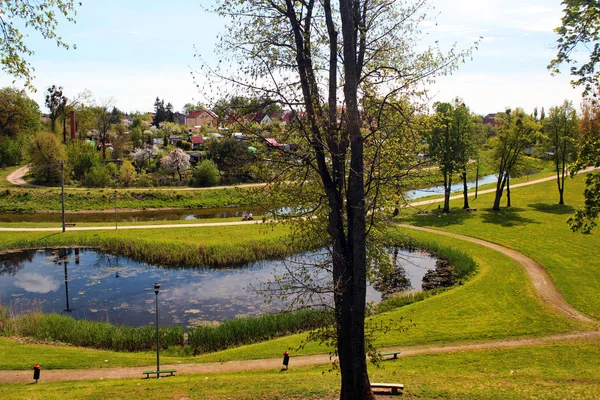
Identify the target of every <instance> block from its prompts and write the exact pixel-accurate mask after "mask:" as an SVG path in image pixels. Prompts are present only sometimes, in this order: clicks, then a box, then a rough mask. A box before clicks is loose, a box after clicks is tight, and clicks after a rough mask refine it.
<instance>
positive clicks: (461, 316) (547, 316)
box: [0, 228, 581, 369]
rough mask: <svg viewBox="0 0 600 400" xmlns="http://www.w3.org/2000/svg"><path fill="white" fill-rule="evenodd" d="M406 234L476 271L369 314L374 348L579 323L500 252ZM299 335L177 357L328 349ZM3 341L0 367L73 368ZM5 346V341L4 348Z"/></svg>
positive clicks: (143, 358)
mask: <svg viewBox="0 0 600 400" xmlns="http://www.w3.org/2000/svg"><path fill="white" fill-rule="evenodd" d="M217 229H219V230H220V229H221V228H217ZM144 232H146V231H144ZM147 232H154V231H147ZM213 232H215V231H213ZM409 233H410V234H412V235H415V236H418V237H419V238H420V239H422V240H432V239H436V240H439V241H440V242H441V243H443V244H445V245H451V246H454V247H456V248H458V249H461V250H462V251H465V252H467V253H468V254H470V255H471V256H472V257H473V258H474V259H475V260H476V261H477V263H478V264H479V268H480V271H479V273H478V274H477V275H476V276H475V277H474V278H473V279H472V280H471V281H469V282H467V284H465V285H463V286H461V287H458V288H456V289H453V290H451V291H449V292H446V293H443V294H441V295H438V296H435V297H433V298H430V299H427V300H425V301H423V302H420V303H415V304H412V305H410V306H407V307H404V308H402V309H398V310H395V311H392V312H389V313H384V314H381V315H379V316H377V317H375V318H374V319H375V321H383V322H384V324H385V325H386V326H390V327H391V328H392V329H391V330H390V331H389V332H386V333H385V334H382V333H379V334H378V335H377V339H376V341H375V344H376V346H378V347H385V346H394V345H410V344H427V343H436V342H460V341H467V340H485V339H492V338H505V337H514V336H521V335H544V334H550V333H557V332H565V331H570V330H574V329H577V328H579V327H581V325H576V324H574V323H572V322H570V321H566V320H565V319H563V318H562V317H560V316H559V315H557V314H555V313H554V312H553V311H552V310H550V309H548V308H547V307H546V306H544V305H542V304H540V303H539V302H538V301H537V298H536V295H535V293H534V291H533V287H532V285H531V284H530V283H529V281H528V279H527V277H526V275H525V272H524V271H523V270H522V269H521V268H520V267H519V266H518V265H516V264H515V263H514V262H512V261H511V260H509V259H508V258H506V257H504V256H502V255H501V254H499V253H496V252H494V251H492V250H489V249H486V248H482V247H479V246H476V245H474V244H470V243H467V242H462V241H457V240H453V239H451V238H445V237H440V236H439V235H433V234H427V233H421V232H412V231H411V232H409ZM214 236H217V235H216V234H212V235H211V234H209V237H214ZM169 237H170V236H169ZM390 321H391V322H390ZM403 327H409V329H408V330H407V331H405V332H404V331H402V328H403ZM304 338H305V335H293V336H288V337H284V338H279V339H276V340H272V341H269V342H264V343H257V344H254V345H250V346H243V347H239V348H233V349H229V350H225V351H221V352H217V353H212V354H206V355H203V356H200V357H196V358H193V359H182V360H184V362H202V361H221V360H236V359H253V358H270V357H278V356H279V355H280V354H281V353H282V352H283V351H285V350H288V349H292V350H291V352H292V354H293V355H296V354H314V353H323V352H327V351H328V350H329V349H328V348H326V347H323V346H319V345H318V344H317V343H309V344H307V346H306V347H304V348H303V349H302V350H297V347H298V346H299V344H300V343H301V341H302V340H304ZM4 340H6V339H4ZM8 343H12V346H13V347H14V349H13V350H12V351H13V353H12V354H14V358H13V359H15V360H16V359H19V360H21V361H20V362H18V363H15V365H12V364H11V362H10V361H5V362H2V361H0V368H2V369H10V368H21V367H22V366H23V365H31V363H35V362H40V361H39V360H40V359H42V360H43V361H46V359H48V360H50V361H51V365H53V366H56V367H57V368H74V367H76V366H77V365H78V364H77V361H76V359H72V358H71V357H72V355H71V353H69V354H67V355H65V356H64V357H57V358H56V359H52V357H53V354H59V353H61V352H62V351H63V350H64V351H65V352H67V353H68V352H70V351H71V349H68V348H56V347H50V350H49V349H48V347H47V346H42V347H41V349H42V350H43V352H41V353H40V355H39V356H35V355H34V354H31V353H30V351H29V348H28V347H27V346H25V347H23V346H24V345H18V344H16V343H14V342H11V341H9V342H8ZM10 345H11V344H6V345H5V346H10ZM19 347H23V350H22V351H21V350H19ZM55 352H57V353H55ZM128 356H129V355H128ZM128 356H123V357H121V356H120V355H119V354H117V355H115V354H114V353H110V352H107V356H106V357H104V358H103V357H102V356H99V358H97V359H94V360H95V361H94V360H90V361H89V364H88V365H89V366H90V367H102V366H104V364H103V360H104V359H108V358H110V359H111V360H114V361H111V362H113V364H112V365H132V363H133V364H135V365H146V364H148V361H147V360H148V358H147V355H144V354H140V357H139V359H138V360H137V364H136V363H135V362H134V361H133V359H134V358H135V357H133V356H132V357H133V358H129V357H128ZM59 360H60V362H59ZM73 363H75V364H73Z"/></svg>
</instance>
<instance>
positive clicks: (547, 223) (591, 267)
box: [406, 176, 600, 318]
mask: <svg viewBox="0 0 600 400" xmlns="http://www.w3.org/2000/svg"><path fill="white" fill-rule="evenodd" d="M584 178H585V177H584V176H577V177H576V178H574V179H569V180H568V181H567V182H566V190H565V203H566V204H565V205H562V206H560V205H558V204H557V203H558V192H557V190H556V183H555V182H554V181H549V182H545V183H541V184H537V185H532V186H526V187H521V188H514V189H513V190H512V203H513V207H511V208H509V209H506V208H503V209H502V210H501V211H499V212H493V211H491V205H492V203H493V195H492V194H487V195H481V196H480V197H479V198H478V199H477V200H475V201H472V202H471V207H475V208H478V211H477V212H471V213H465V212H463V211H461V210H460V209H457V208H454V209H453V210H452V212H451V213H450V214H449V215H441V216H438V215H428V216H413V217H408V218H407V219H406V221H407V222H410V223H412V224H415V225H421V226H430V227H434V228H439V229H443V230H447V231H452V232H456V233H461V234H465V235H469V236H475V237H479V238H482V239H486V240H489V241H492V242H496V243H499V244H502V245H505V246H507V247H511V248H514V249H515V250H518V251H520V252H522V253H524V254H526V255H528V256H529V257H531V258H533V259H534V260H536V261H537V262H539V263H540V264H542V265H543V266H544V267H545V268H546V269H547V270H548V272H549V273H550V275H551V276H552V278H553V280H554V282H555V283H556V285H557V287H558V289H559V290H560V292H561V293H562V294H563V295H564V296H565V298H566V300H567V301H568V302H569V303H570V304H571V305H573V306H574V307H575V308H577V309H578V310H579V311H581V312H583V313H585V314H588V315H590V316H592V317H595V318H600V296H598V293H599V292H600V258H598V248H600V230H598V229H597V230H596V231H595V232H593V233H592V234H591V235H582V234H580V233H574V232H571V230H570V229H569V226H568V225H567V224H566V220H567V218H568V217H569V216H571V215H572V214H573V212H574V210H575V208H577V207H579V206H581V205H582V204H583V190H584ZM504 204H505V201H504V200H503V202H502V205H503V206H504ZM452 206H453V207H460V206H461V202H459V201H456V202H452Z"/></svg>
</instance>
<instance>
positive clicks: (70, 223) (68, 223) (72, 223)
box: [65, 222, 77, 226]
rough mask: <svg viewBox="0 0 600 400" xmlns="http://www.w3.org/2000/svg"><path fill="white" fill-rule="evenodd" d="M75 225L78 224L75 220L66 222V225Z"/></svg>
mask: <svg viewBox="0 0 600 400" xmlns="http://www.w3.org/2000/svg"><path fill="white" fill-rule="evenodd" d="M75 225H77V224H76V223H74V222H66V223H65V226H75Z"/></svg>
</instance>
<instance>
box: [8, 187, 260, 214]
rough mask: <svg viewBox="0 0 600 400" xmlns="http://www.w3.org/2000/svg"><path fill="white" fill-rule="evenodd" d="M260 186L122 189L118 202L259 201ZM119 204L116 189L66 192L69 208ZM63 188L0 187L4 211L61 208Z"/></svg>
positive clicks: (126, 205)
mask: <svg viewBox="0 0 600 400" xmlns="http://www.w3.org/2000/svg"><path fill="white" fill-rule="evenodd" d="M255 193H260V190H258V189H241V188H231V189H210V190H153V189H149V190H143V189H142V190H138V189H119V191H118V196H117V204H118V207H119V208H122V209H146V208H167V207H174V208H202V207H224V206H246V205H253V204H256V198H255V197H254V194H255ZM114 206H115V196H114V189H110V188H105V189H70V190H66V191H65V208H66V209H67V210H105V209H111V208H114ZM61 207H62V205H61V194H60V188H58V189H57V188H48V189H46V188H21V187H14V186H12V187H6V188H2V189H1V190H0V212H6V211H15V212H32V211H43V210H54V211H58V210H60V209H61Z"/></svg>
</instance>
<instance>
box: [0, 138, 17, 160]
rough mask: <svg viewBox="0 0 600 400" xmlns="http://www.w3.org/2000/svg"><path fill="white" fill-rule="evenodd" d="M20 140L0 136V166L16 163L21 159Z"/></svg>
mask: <svg viewBox="0 0 600 400" xmlns="http://www.w3.org/2000/svg"><path fill="white" fill-rule="evenodd" d="M21 156H22V152H21V141H20V140H16V139H9V138H4V139H2V138H0V166H4V167H7V166H11V165H17V164H19V162H20V161H21Z"/></svg>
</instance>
